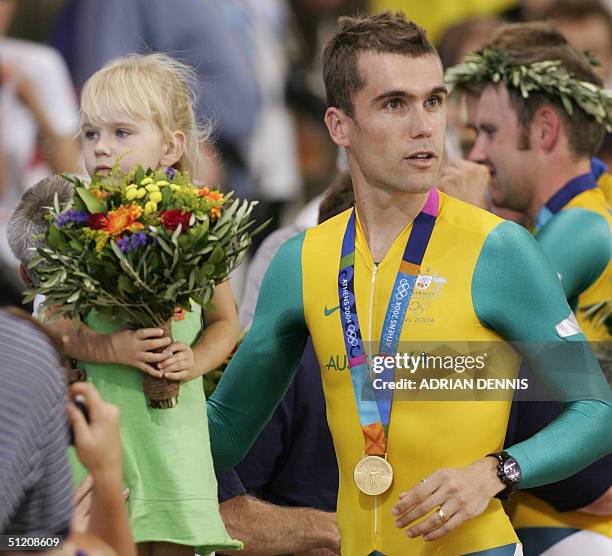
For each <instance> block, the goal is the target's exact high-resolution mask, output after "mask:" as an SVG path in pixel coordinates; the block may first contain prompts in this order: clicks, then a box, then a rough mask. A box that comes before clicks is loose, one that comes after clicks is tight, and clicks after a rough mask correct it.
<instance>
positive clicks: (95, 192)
mask: <svg viewBox="0 0 612 556" xmlns="http://www.w3.org/2000/svg"><path fill="white" fill-rule="evenodd" d="M91 193H92V195H93V196H94V197H95V198H96V199H98V201H104V199H106V198H107V197H108V191H102V190H101V189H92V190H91Z"/></svg>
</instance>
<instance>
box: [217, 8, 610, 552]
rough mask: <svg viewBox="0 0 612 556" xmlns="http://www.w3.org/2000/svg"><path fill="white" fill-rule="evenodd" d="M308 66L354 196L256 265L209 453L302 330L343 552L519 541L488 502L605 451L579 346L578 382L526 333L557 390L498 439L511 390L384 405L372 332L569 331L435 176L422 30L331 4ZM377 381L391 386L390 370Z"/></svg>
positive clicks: (495, 336) (427, 50) (527, 259)
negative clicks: (324, 34) (542, 418)
mask: <svg viewBox="0 0 612 556" xmlns="http://www.w3.org/2000/svg"><path fill="white" fill-rule="evenodd" d="M323 62H324V80H325V85H326V91H327V100H328V106H329V108H328V110H327V112H326V115H325V122H326V124H327V127H328V130H329V133H330V135H331V137H332V139H333V140H334V142H335V143H336V144H337V145H338V146H339V147H342V148H344V149H345V151H346V154H347V157H348V162H349V169H350V173H351V178H352V181H353V187H354V192H355V200H356V202H355V208H354V210H353V209H350V210H347V211H345V212H343V213H341V214H340V215H338V216H336V217H334V218H332V219H330V220H328V221H327V222H325V223H323V224H321V225H319V226H317V227H316V228H312V229H309V230H307V231H306V232H305V233H302V234H300V235H298V236H296V237H294V238H292V239H290V240H289V241H287V242H286V243H285V244H284V245H283V247H281V249H280V251H279V252H278V254H277V255H276V257H275V258H274V260H273V261H272V263H271V265H270V267H269V269H268V272H267V274H266V277H265V278H264V282H263V284H262V288H261V291H260V295H259V300H258V305H257V309H256V312H255V316H254V320H253V325H252V328H251V330H250V332H249V334H248V335H247V337H246V339H245V340H244V342H243V343H242V345H241V347H240V349H239V350H238V352H237V353H236V355H235V357H234V359H233V361H232V363H231V364H230V366H229V367H228V369H227V370H226V371H225V375H224V377H223V379H222V380H221V382H220V384H219V387H218V388H217V390H216V391H215V393H214V394H213V396H212V397H211V399H210V400H209V404H208V417H209V426H210V433H211V442H212V450H213V456H214V458H215V463H216V465H217V467H218V468H221V469H223V468H228V467H231V466H233V465H235V464H236V463H237V462H238V461H239V460H240V459H241V458H242V457H243V455H244V453H245V452H246V451H247V450H248V448H249V446H250V444H251V443H252V442H253V439H254V438H256V436H257V435H258V432H259V430H260V429H261V427H262V426H263V424H264V423H265V422H266V420H267V419H268V418H269V416H270V414H271V412H272V411H273V409H274V407H275V405H276V404H277V403H278V401H279V399H280V398H281V396H282V394H283V392H284V391H285V389H286V388H287V386H288V384H289V383H290V382H291V380H292V377H293V374H294V372H295V370H296V369H297V365H298V363H299V358H300V355H301V353H302V350H303V348H304V344H305V342H306V339H307V337H308V335H309V334H310V335H311V336H312V339H313V343H314V347H315V351H316V353H317V357H318V359H319V363H320V366H321V372H322V377H323V385H324V391H325V397H326V403H327V417H328V422H329V425H330V430H331V432H332V437H333V441H334V446H335V449H336V454H337V458H338V466H339V474H340V487H339V498H338V511H337V518H338V524H339V528H340V533H341V544H342V553H343V554H348V555H351V556H353V555H370V554H374V555H380V554H383V555H385V556H399V555H401V556H404V555H407V554H414V555H417V554H418V555H420V556H424V555H433V554H436V555H437V556H456V555H457V554H480V555H484V554H487V555H505V554H521V548H520V545H519V544H518V540H517V537H516V535H515V533H514V530H513V528H512V526H511V524H510V522H509V520H508V518H507V516H506V514H505V513H504V510H503V509H502V506H501V502H500V501H499V500H498V499H497V498H496V496H506V495H508V494H509V493H510V492H512V491H513V490H514V489H516V488H517V487H518V486H520V487H522V488H524V487H533V486H537V485H541V484H545V483H547V482H552V481H556V480H559V479H562V478H563V477H566V476H568V475H570V474H572V473H574V472H576V471H577V470H578V469H580V468H582V467H584V466H586V465H588V464H589V463H591V462H592V461H594V460H595V459H597V458H599V457H601V456H603V455H604V454H607V453H609V452H610V451H611V450H612V429H611V427H610V422H611V417H612V403H611V402H610V389H609V387H608V385H607V383H606V382H605V380H604V378H603V375H602V374H601V370H600V369H599V368H598V366H597V363H596V360H595V357H594V356H593V353H592V352H591V351H590V350H589V349H588V347H587V348H586V349H584V347H583V346H581V347H582V348H583V349H584V352H585V353H584V357H583V359H582V361H581V364H582V365H583V366H584V367H585V369H584V372H589V371H590V374H591V380H590V381H588V383H587V384H585V383H584V382H580V383H578V382H572V381H571V380H570V381H568V380H567V377H568V376H571V371H572V369H571V368H565V369H564V368H563V365H565V366H566V367H567V366H569V363H565V362H564V361H559V362H558V366H557V367H555V369H554V371H555V372H551V369H550V365H546V361H544V358H543V357H542V356H541V354H540V353H538V352H537V351H535V350H534V351H530V348H529V347H528V346H527V347H524V348H523V349H524V352H523V355H525V356H527V357H528V358H529V359H530V362H531V364H532V366H533V367H534V369H535V370H536V372H537V373H538V374H539V376H540V378H542V379H544V380H545V382H547V384H548V385H550V386H551V387H553V388H554V389H555V390H556V391H557V392H559V393H560V395H562V396H563V397H564V398H565V399H567V400H570V399H571V401H567V402H565V403H564V409H563V412H562V413H561V415H560V416H559V417H558V418H557V419H556V420H555V421H553V422H552V423H551V424H550V425H549V426H548V427H546V428H545V429H543V430H542V431H540V433H539V434H538V435H536V436H534V437H533V438H529V439H527V440H525V441H524V442H522V443H520V444H517V445H514V446H512V447H510V448H508V449H507V451H505V452H502V451H500V450H501V448H502V444H503V440H504V434H505V431H506V424H507V420H508V413H509V409H510V401H509V400H506V401H436V402H427V401H416V402H410V401H403V402H400V401H396V402H395V403H393V399H389V397H388V396H387V397H385V396H381V395H380V394H379V393H378V392H375V391H374V390H373V388H372V381H371V378H370V373H369V362H368V354H366V347H365V346H366V345H370V344H373V343H375V344H376V346H377V347H375V348H374V353H377V354H381V355H385V356H393V355H395V354H396V353H397V352H398V344H399V342H400V340H401V341H409V340H410V341H413V342H414V341H417V342H424V341H436V342H450V341H453V340H465V341H470V342H477V341H480V342H490V343H493V342H496V341H497V342H500V341H501V340H509V341H519V342H520V341H528V340H534V339H536V340H540V341H542V342H549V343H550V344H559V345H569V344H570V342H572V341H578V342H580V343H581V342H583V341H584V337H583V335H582V333H581V332H580V329H579V327H578V325H577V324H576V321H575V317H574V316H573V313H572V312H571V309H570V307H569V306H568V304H567V301H566V299H565V296H564V294H563V291H562V289H561V287H560V285H559V282H558V279H557V277H556V275H555V274H554V272H553V270H552V269H551V267H550V265H549V263H548V262H547V261H546V259H545V258H544V255H543V254H542V252H541V251H540V249H539V247H538V245H537V243H536V242H535V241H534V240H533V238H532V237H531V236H530V235H529V234H528V233H527V232H526V231H525V230H524V229H522V228H520V227H519V226H517V225H515V224H513V223H511V222H505V221H502V220H501V219H499V218H497V217H495V216H494V215H491V214H489V213H487V212H485V211H483V210H481V209H478V208H476V207H472V206H470V205H467V204H465V203H462V202H461V201H458V200H456V199H453V198H451V197H449V196H447V195H445V194H443V193H441V192H438V190H437V189H436V188H435V185H436V182H437V179H438V172H439V167H440V164H441V161H442V156H443V151H442V149H443V140H444V130H445V105H444V103H445V99H446V87H445V85H444V82H443V75H442V65H441V63H440V60H439V58H438V56H437V54H436V51H435V49H434V48H433V46H432V45H431V43H430V42H429V41H428V40H427V37H426V35H425V32H424V31H423V30H422V29H421V28H419V27H418V26H417V25H415V24H414V23H411V22H409V21H407V20H406V19H405V18H404V16H403V15H402V14H391V13H388V12H385V13H382V14H379V15H376V16H372V17H365V18H342V19H341V20H340V25H339V29H338V31H337V32H336V34H335V36H334V37H333V38H332V39H331V41H330V42H329V44H328V45H327V47H326V49H325V52H324V57H323ZM421 270H422V272H421ZM425 275H427V276H428V279H425ZM433 277H435V279H436V280H437V282H436V288H438V289H439V295H437V296H436V297H435V298H433V297H432V300H431V302H430V303H429V304H427V305H426V304H423V312H422V313H421V314H420V318H419V319H416V318H414V319H413V318H410V316H409V315H407V310H408V306H409V303H410V300H411V298H412V297H413V296H414V295H415V291H416V290H417V289H420V288H426V287H430V286H431V284H430V282H433V279H434V278H433ZM417 278H420V279H419V283H418V284H417ZM415 284H416V285H415ZM525 345H526V344H524V346H525ZM370 351H372V350H370ZM369 355H371V353H370V354H369ZM344 363H346V364H344ZM559 370H560V371H567V373H564V374H563V373H557V372H556V371H559ZM379 376H380V377H382V379H383V382H384V383H385V384H387V383H390V382H392V381H393V380H394V375H393V369H391V370H389V372H383V373H382V374H381V375H379ZM561 376H564V380H561V379H560V377H561ZM364 393H365V394H366V395H364Z"/></svg>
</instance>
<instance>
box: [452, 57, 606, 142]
mask: <svg viewBox="0 0 612 556" xmlns="http://www.w3.org/2000/svg"><path fill="white" fill-rule="evenodd" d="M584 55H585V58H586V59H587V61H588V62H589V63H590V64H591V65H600V64H599V62H597V60H595V58H594V57H593V55H592V54H591V53H590V52H588V51H587V52H585V53H584ZM444 79H445V82H446V84H447V86H448V88H449V91H452V89H453V88H455V87H457V86H468V87H469V86H476V87H478V86H482V85H483V84H486V83H487V82H493V83H499V82H503V83H505V84H506V86H508V87H513V88H515V89H517V90H519V91H520V93H521V95H522V97H523V98H527V97H528V96H529V95H530V94H531V93H532V92H541V93H544V94H545V95H547V96H548V97H554V98H557V99H559V100H560V101H561V103H562V104H563V107H564V108H565V110H566V112H567V113H568V114H569V115H570V116H572V115H573V113H574V105H573V103H576V105H577V106H578V107H579V108H581V109H582V110H583V111H584V112H585V113H586V114H588V115H589V116H591V117H592V118H594V119H595V120H596V121H597V122H598V123H599V124H601V125H603V126H605V128H606V130H607V131H608V132H612V90H609V89H604V88H602V87H599V86H597V85H595V84H594V83H589V82H588V81H581V80H579V79H576V78H575V77H574V75H573V74H572V73H570V72H569V71H568V70H567V69H566V68H565V66H564V65H563V64H562V62H561V61H560V60H544V61H541V62H533V63H531V64H517V63H516V62H514V61H513V60H512V58H511V57H510V56H509V55H508V54H507V53H506V52H504V51H501V50H496V49H494V48H485V49H483V50H480V51H478V52H473V53H472V54H469V55H468V56H467V57H466V59H465V61H464V62H462V63H460V64H457V65H455V66H452V67H450V68H448V69H447V70H446V73H445V78H444Z"/></svg>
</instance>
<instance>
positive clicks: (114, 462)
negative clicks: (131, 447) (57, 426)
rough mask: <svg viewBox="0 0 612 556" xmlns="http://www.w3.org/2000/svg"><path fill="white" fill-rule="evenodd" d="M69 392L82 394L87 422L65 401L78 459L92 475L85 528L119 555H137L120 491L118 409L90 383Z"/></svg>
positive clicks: (74, 385) (120, 463)
mask: <svg viewBox="0 0 612 556" xmlns="http://www.w3.org/2000/svg"><path fill="white" fill-rule="evenodd" d="M70 394H71V395H72V397H73V398H74V397H75V396H78V395H80V396H83V397H84V399H85V405H86V406H87V409H88V411H89V422H88V421H87V420H85V417H84V416H83V414H82V413H81V411H80V410H79V409H78V408H77V407H76V406H75V405H74V404H69V405H68V409H67V411H68V418H69V419H70V423H71V424H72V428H73V430H74V438H75V448H76V452H77V455H78V457H79V460H80V461H81V463H82V464H83V465H84V466H85V467H86V468H87V469H88V470H89V472H90V473H91V475H92V478H93V484H94V490H93V498H92V503H91V511H90V521H89V530H88V532H89V533H90V534H92V535H94V536H96V537H98V538H100V539H102V540H103V541H104V542H106V543H108V544H109V545H110V546H111V547H112V548H113V549H114V550H115V551H116V553H117V554H120V555H121V556H136V545H135V544H134V541H133V539H132V531H131V529H130V521H129V517H128V513H127V507H126V504H125V499H124V495H123V488H122V481H123V465H122V453H121V452H122V451H121V441H120V438H119V410H118V409H117V408H116V407H115V406H113V405H111V404H109V403H106V402H105V401H103V400H102V398H101V397H100V394H98V392H97V390H96V389H95V388H94V387H93V386H92V385H91V384H87V383H84V382H81V383H76V384H73V385H72V386H71V387H70Z"/></svg>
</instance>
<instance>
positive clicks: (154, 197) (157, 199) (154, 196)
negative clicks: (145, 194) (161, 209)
mask: <svg viewBox="0 0 612 556" xmlns="http://www.w3.org/2000/svg"><path fill="white" fill-rule="evenodd" d="M149 199H150V200H151V201H153V202H154V203H159V202H160V201H161V200H162V194H161V193H160V192H159V191H154V192H153V193H151V195H149Z"/></svg>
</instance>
